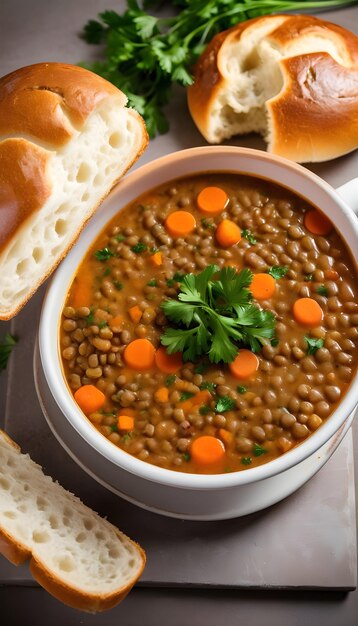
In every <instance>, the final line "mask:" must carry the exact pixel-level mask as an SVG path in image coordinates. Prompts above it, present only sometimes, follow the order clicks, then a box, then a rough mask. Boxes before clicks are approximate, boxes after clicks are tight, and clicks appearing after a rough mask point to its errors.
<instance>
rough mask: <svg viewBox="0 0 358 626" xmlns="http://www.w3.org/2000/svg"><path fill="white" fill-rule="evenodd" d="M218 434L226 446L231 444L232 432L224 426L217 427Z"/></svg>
mask: <svg viewBox="0 0 358 626" xmlns="http://www.w3.org/2000/svg"><path fill="white" fill-rule="evenodd" d="M218 435H219V437H220V439H222V441H223V442H224V443H226V445H227V446H229V445H230V444H231V442H232V440H233V434H232V433H231V432H230V431H229V430H226V428H219V432H218Z"/></svg>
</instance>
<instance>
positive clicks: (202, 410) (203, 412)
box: [199, 404, 211, 415]
mask: <svg viewBox="0 0 358 626" xmlns="http://www.w3.org/2000/svg"><path fill="white" fill-rule="evenodd" d="M210 411H211V408H210V407H209V406H208V405H207V404H203V406H201V407H200V409H199V413H200V415H207V414H208V413H210Z"/></svg>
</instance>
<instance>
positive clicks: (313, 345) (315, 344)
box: [305, 335, 324, 354]
mask: <svg viewBox="0 0 358 626" xmlns="http://www.w3.org/2000/svg"><path fill="white" fill-rule="evenodd" d="M305 342H306V343H307V354H316V352H317V350H319V349H320V348H323V344H324V340H323V339H322V338H320V339H316V337H308V335H305Z"/></svg>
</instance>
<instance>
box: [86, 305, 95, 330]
mask: <svg viewBox="0 0 358 626" xmlns="http://www.w3.org/2000/svg"><path fill="white" fill-rule="evenodd" d="M94 311H95V309H91V310H90V312H89V314H88V315H87V317H85V322H86V324H87V326H92V324H93V323H94Z"/></svg>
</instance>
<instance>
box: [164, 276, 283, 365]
mask: <svg viewBox="0 0 358 626" xmlns="http://www.w3.org/2000/svg"><path fill="white" fill-rule="evenodd" d="M214 275H215V277H214ZM252 278H253V274H252V272H251V271H250V270H249V269H247V268H245V269H243V270H241V271H240V272H236V270H235V269H234V268H232V267H224V268H222V269H221V270H219V268H218V267H217V266H216V265H208V266H207V267H206V268H205V269H204V270H203V271H202V272H200V274H197V275H194V274H186V275H185V276H184V278H183V280H182V282H181V283H180V291H179V294H178V300H166V301H164V302H162V304H161V307H162V308H163V311H164V313H165V315H166V317H167V318H168V320H169V321H170V323H171V326H170V327H168V328H166V330H165V332H164V334H163V335H162V336H161V343H162V344H163V345H164V346H166V348H167V351H168V353H169V354H172V353H173V352H182V353H183V358H184V360H185V361H196V360H197V359H198V358H199V357H200V356H201V355H204V354H205V355H207V356H208V357H209V360H210V361H211V362H212V363H219V362H220V361H223V362H224V363H230V362H231V361H233V360H234V358H235V356H236V355H237V352H238V348H239V346H240V345H245V346H249V347H250V348H251V350H253V351H254V352H258V351H259V350H260V349H261V346H262V345H263V344H265V343H266V341H267V340H269V339H271V338H272V337H273V336H274V333H275V317H274V315H273V313H271V311H266V310H262V309H260V308H259V307H258V306H256V305H255V304H252V295H251V292H250V290H249V289H248V287H249V286H250V284H251V282H252Z"/></svg>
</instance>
